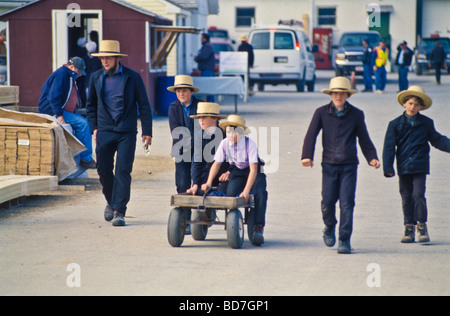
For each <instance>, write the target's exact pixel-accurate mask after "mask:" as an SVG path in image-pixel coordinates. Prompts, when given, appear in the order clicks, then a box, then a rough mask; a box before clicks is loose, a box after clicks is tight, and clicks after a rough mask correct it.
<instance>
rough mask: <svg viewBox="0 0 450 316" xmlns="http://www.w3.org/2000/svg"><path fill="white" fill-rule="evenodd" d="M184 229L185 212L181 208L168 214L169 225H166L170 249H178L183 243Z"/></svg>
mask: <svg viewBox="0 0 450 316" xmlns="http://www.w3.org/2000/svg"><path fill="white" fill-rule="evenodd" d="M185 228H186V215H185V211H184V210H183V209H181V208H178V207H176V208H174V209H173V210H172V211H171V212H170V216H169V223H168V225H167V238H168V240H169V244H170V245H171V246H172V247H180V246H181V244H182V243H183V241H184V230H185Z"/></svg>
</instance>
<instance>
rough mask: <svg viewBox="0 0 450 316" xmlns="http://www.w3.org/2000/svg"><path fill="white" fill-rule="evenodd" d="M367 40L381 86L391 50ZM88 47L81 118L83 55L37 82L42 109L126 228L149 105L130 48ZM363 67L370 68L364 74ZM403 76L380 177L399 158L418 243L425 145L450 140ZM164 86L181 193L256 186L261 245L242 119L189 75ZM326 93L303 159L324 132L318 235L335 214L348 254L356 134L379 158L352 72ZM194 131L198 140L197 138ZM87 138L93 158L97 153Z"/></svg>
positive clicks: (255, 168)
mask: <svg viewBox="0 0 450 316" xmlns="http://www.w3.org/2000/svg"><path fill="white" fill-rule="evenodd" d="M203 43H204V45H203V48H202V50H203V49H204V50H205V51H208V49H207V48H206V46H207V44H208V41H207V38H204V41H203ZM366 44H368V42H367V43H366ZM366 47H367V52H368V54H369V53H370V54H373V55H374V56H376V57H375V59H374V61H375V65H374V67H375V68H376V74H377V73H378V72H379V73H378V75H376V78H377V80H379V81H380V82H378V83H377V84H376V85H377V89H381V90H383V89H384V85H385V79H383V78H385V72H383V71H381V69H382V68H383V67H384V66H385V62H386V60H387V49H386V48H385V46H384V45H383V43H381V44H380V47H379V48H375V49H374V50H373V53H372V50H371V49H369V47H368V46H367V45H366ZM94 51H95V49H89V58H98V60H99V61H100V63H101V68H100V69H98V70H96V71H94V72H92V73H91V74H90V79H89V81H88V85H87V90H88V92H89V93H88V95H87V99H86V107H87V113H86V118H84V117H83V116H81V115H79V114H77V113H76V109H77V107H78V105H77V104H78V103H79V100H80V97H79V96H80V94H79V89H78V86H77V83H76V82H77V78H79V77H80V76H86V75H87V73H86V68H87V63H86V61H85V60H84V59H82V58H79V57H73V58H71V59H70V60H69V61H68V63H67V64H65V65H63V66H62V67H61V68H59V69H58V70H57V71H55V72H54V73H53V74H52V75H51V76H50V77H49V78H48V80H47V81H46V82H45V84H44V86H43V90H42V94H41V98H40V101H39V110H40V111H41V112H42V113H46V114H49V115H52V116H55V117H56V118H57V119H58V120H59V121H60V122H61V123H63V124H64V123H68V124H70V125H72V126H73V129H74V134H75V136H76V137H77V138H78V139H80V141H82V142H83V144H84V145H85V146H86V151H85V152H84V153H83V154H82V156H81V161H82V163H83V164H84V165H85V166H86V167H89V168H96V169H97V172H98V174H99V178H100V182H101V184H102V192H103V195H104V197H105V200H106V207H105V210H104V218H105V220H106V221H111V222H112V224H113V225H114V226H124V225H125V214H126V210H127V204H128V202H129V200H130V188H131V171H132V166H133V163H134V157H135V149H136V137H137V136H136V135H137V126H138V125H137V121H138V119H140V121H141V126H142V143H143V144H144V147H145V148H147V149H148V147H149V146H150V145H151V143H152V137H153V131H152V112H151V108H150V103H149V100H148V97H147V93H146V89H145V86H144V83H143V80H142V78H141V76H140V75H139V73H137V72H136V71H134V70H132V69H130V68H128V67H126V66H124V65H123V64H122V62H121V58H123V57H124V56H127V55H126V54H123V53H121V51H120V43H119V42H118V41H112V40H104V41H102V42H101V43H100V45H99V51H98V52H94ZM204 53H205V52H202V51H201V52H199V55H198V56H197V57H196V60H197V61H198V62H199V64H200V63H201V61H202V60H203V57H202V54H204ZM409 54H410V52H409V50H408V48H407V44H406V42H404V43H402V44H401V45H400V47H399V55H398V56H397V58H396V62H397V64H398V65H399V66H402V65H405V67H406V66H407V64H408V62H409V61H410V58H409ZM205 55H206V53H205ZM368 59H370V60H372V58H368ZM201 70H202V72H205V75H207V76H208V75H210V73H209V72H208V71H207V70H206V69H203V68H202V69H201ZM369 70H370V71H371V69H370V68H367V72H368V71H369ZM399 75H400V73H399ZM365 79H367V78H365ZM383 80H384V81H383ZM365 82H366V81H365ZM367 82H368V81H367ZM405 84H406V85H407V81H406V82H405V81H402V82H401V88H402V90H401V91H400V92H399V93H398V95H397V101H398V103H399V104H400V105H401V106H403V107H404V108H405V112H404V113H403V114H402V115H401V116H399V117H398V118H396V119H394V120H393V121H391V122H390V123H389V127H388V129H387V131H386V137H385V142H384V148H383V164H382V165H383V169H384V175H385V176H386V177H393V176H394V175H395V171H394V167H393V164H394V160H395V159H396V160H397V173H398V176H399V185H400V194H401V199H402V205H403V215H404V226H405V232H404V235H403V237H402V238H401V242H404V243H411V242H414V241H415V227H416V226H417V230H418V234H419V237H418V241H419V242H427V241H429V240H430V238H429V235H428V231H427V226H426V222H427V214H428V210H427V206H426V199H425V187H426V177H427V174H428V173H429V165H430V162H429V152H430V146H429V144H431V145H432V146H434V147H436V148H437V149H439V150H442V151H445V152H450V139H449V138H448V137H446V136H443V135H441V134H439V133H438V132H437V131H436V130H435V127H434V124H433V120H432V119H430V118H428V117H426V116H425V115H423V114H421V113H420V112H421V111H424V110H426V109H428V108H429V107H430V106H431V105H432V100H431V98H430V97H429V96H428V95H427V94H426V93H425V92H424V90H423V89H422V88H421V87H418V86H411V87H407V86H405ZM367 89H368V87H367V86H366V90H367ZM167 90H169V91H171V92H173V93H175V94H176V101H175V102H173V103H172V104H171V105H170V108H169V114H168V116H169V117H168V120H169V127H170V130H171V133H172V134H171V135H172V140H173V143H172V152H171V156H172V157H173V158H174V161H175V187H176V190H177V192H178V193H186V192H187V193H190V194H193V195H202V194H204V192H207V191H208V189H209V188H212V187H217V188H218V189H217V191H215V192H214V193H212V194H214V195H217V196H231V197H236V196H240V197H243V198H244V199H245V200H246V201H248V199H249V197H250V195H251V194H252V195H253V196H254V200H255V206H254V211H255V226H254V232H253V234H252V236H253V238H252V243H253V244H254V245H258V246H260V245H262V244H264V235H263V234H264V227H265V217H266V210H267V199H268V192H267V179H266V175H265V174H264V172H263V171H262V168H261V167H262V166H263V165H264V162H263V161H262V160H261V159H260V157H259V155H258V148H257V145H256V143H255V142H254V141H253V140H251V139H250V138H249V137H248V133H249V129H248V127H247V125H246V121H245V119H244V118H243V117H241V116H238V115H229V116H228V117H225V116H224V115H222V114H221V113H220V106H219V104H218V103H214V102H211V100H209V101H208V100H207V101H206V102H205V101H202V100H199V99H197V98H196V97H195V96H194V93H197V92H199V91H200V89H199V88H198V87H195V86H194V84H193V78H192V77H191V76H188V75H178V76H175V81H174V85H173V86H170V87H168V88H167ZM322 92H323V93H325V94H327V95H329V96H330V102H329V103H328V104H327V105H324V106H321V107H319V108H317V110H316V111H315V113H314V115H313V118H312V121H311V123H310V125H309V128H308V131H307V133H306V136H305V138H304V144H303V150H302V165H303V166H305V167H313V166H314V152H315V145H316V138H317V136H318V134H319V133H320V132H322V135H323V136H322V137H323V141H322V146H323V154H322V170H323V171H322V174H323V177H322V202H321V211H322V216H323V222H324V225H325V228H324V231H323V240H324V243H325V245H326V246H328V247H333V246H334V245H335V243H336V240H337V239H336V226H337V223H338V222H339V229H338V234H339V238H338V239H339V245H338V248H337V251H338V253H351V243H350V240H351V236H352V230H353V209H354V206H355V192H356V182H357V168H358V164H359V161H358V158H357V149H356V148H357V146H356V143H357V140H358V142H359V145H360V147H361V150H362V153H363V154H364V156H365V158H366V160H367V163H368V164H369V165H370V166H372V167H374V168H377V169H378V168H380V167H381V163H380V161H379V158H378V154H377V150H376V148H375V146H374V144H373V143H372V141H371V139H370V136H369V133H368V130H367V127H366V123H365V119H364V113H363V111H361V110H360V109H358V108H357V107H356V106H354V105H352V104H350V103H349V98H350V97H351V96H352V95H353V94H355V93H357V92H358V91H357V90H355V89H352V87H351V82H350V80H349V79H347V78H345V77H335V78H332V79H331V80H330V83H329V88H328V89H323V90H322ZM336 131H338V132H336ZM92 136H93V137H92ZM196 137H199V138H200V139H201V141H200V142H195V141H194V140H195V138H196ZM92 139H93V141H94V143H95V153H96V157H97V162H95V161H94V159H93V149H92V148H93V145H92ZM198 144H201V145H200V146H199V145H198ZM206 149H208V150H209V151H208V150H206ZM205 153H209V155H206V154H205ZM337 201H339V203H340V220H339V221H337V219H336V204H337ZM185 214H186V219H187V220H189V219H190V216H191V213H190V210H189V209H186V211H185ZM186 233H189V226H187V227H186Z"/></svg>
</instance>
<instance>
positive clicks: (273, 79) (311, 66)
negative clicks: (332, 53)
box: [249, 26, 317, 92]
mask: <svg viewBox="0 0 450 316" xmlns="http://www.w3.org/2000/svg"><path fill="white" fill-rule="evenodd" d="M249 41H250V43H251V44H252V45H253V51H254V55H255V60H254V65H253V68H252V69H251V70H250V82H251V84H252V85H253V84H255V83H256V84H257V85H258V90H259V91H263V90H264V86H265V85H266V84H270V85H273V86H275V85H279V84H295V85H296V87H297V91H298V92H303V91H304V90H305V85H306V86H307V88H308V91H314V85H315V80H316V64H315V60H314V54H313V53H314V52H315V51H317V47H315V48H313V46H312V44H311V41H310V40H309V38H308V36H307V35H306V33H305V32H303V31H302V30H299V29H297V28H296V27H290V26H277V27H273V28H257V29H253V30H251V31H250V34H249Z"/></svg>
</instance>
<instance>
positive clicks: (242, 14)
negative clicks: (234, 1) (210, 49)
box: [236, 8, 255, 27]
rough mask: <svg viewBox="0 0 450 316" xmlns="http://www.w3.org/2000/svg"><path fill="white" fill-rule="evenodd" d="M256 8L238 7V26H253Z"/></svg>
mask: <svg viewBox="0 0 450 316" xmlns="http://www.w3.org/2000/svg"><path fill="white" fill-rule="evenodd" d="M254 18H255V8H236V27H247V26H252V20H253V19H254Z"/></svg>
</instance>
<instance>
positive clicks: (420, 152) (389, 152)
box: [383, 113, 450, 176]
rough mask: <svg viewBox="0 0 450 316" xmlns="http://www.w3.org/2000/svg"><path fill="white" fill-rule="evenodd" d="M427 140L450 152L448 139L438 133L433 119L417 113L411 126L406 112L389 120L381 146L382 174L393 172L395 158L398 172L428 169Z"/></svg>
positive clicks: (428, 171)
mask: <svg viewBox="0 0 450 316" xmlns="http://www.w3.org/2000/svg"><path fill="white" fill-rule="evenodd" d="M428 143H430V144H431V145H433V146H434V147H436V148H437V149H439V150H442V151H445V152H448V153H450V139H448V138H447V137H445V136H442V135H441V134H439V133H438V132H437V131H436V129H435V128H434V122H433V120H432V119H430V118H428V117H426V116H424V115H422V114H420V113H418V114H417V118H416V120H415V124H414V126H412V125H411V123H410V122H409V121H408V119H407V118H406V116H405V114H403V115H401V116H399V117H398V118H396V119H395V120H393V121H391V122H390V123H389V126H388V128H387V131H386V136H385V140H384V148H383V170H384V175H385V176H387V174H395V171H394V159H395V158H397V172H398V174H399V175H405V174H418V173H427V174H429V173H430V145H429V144H428Z"/></svg>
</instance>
